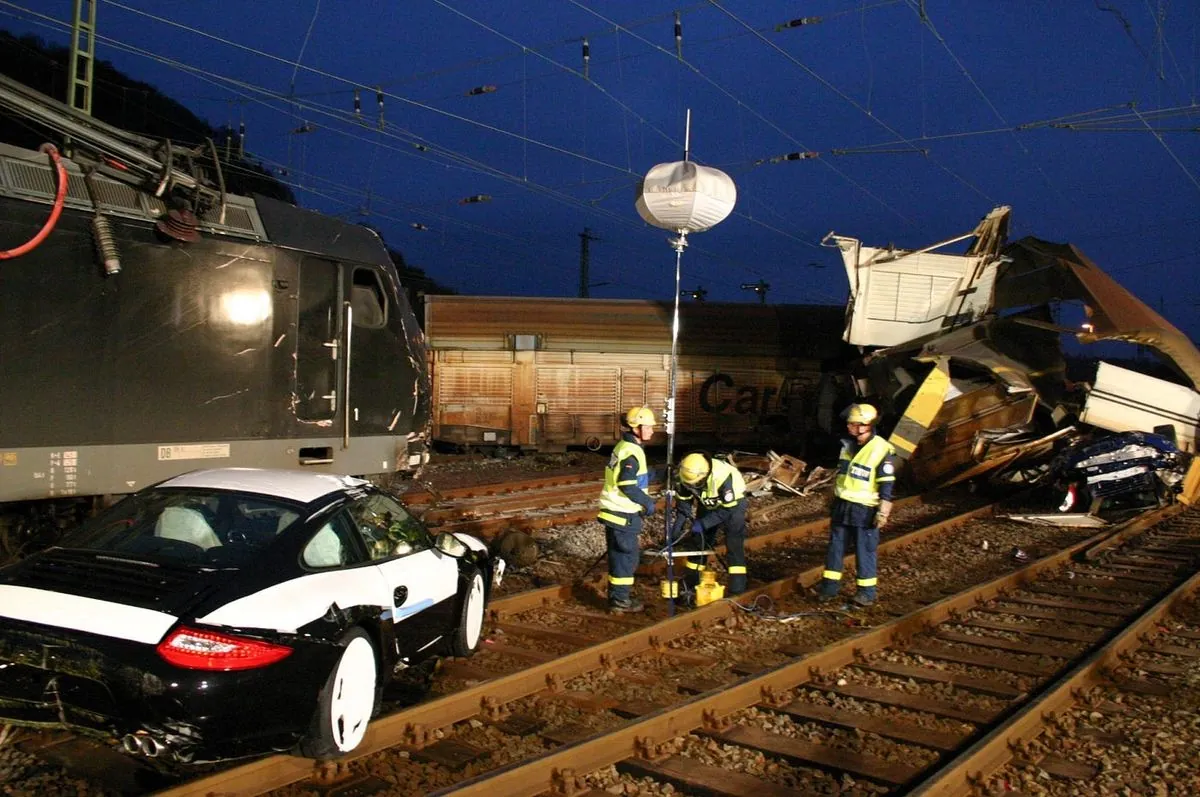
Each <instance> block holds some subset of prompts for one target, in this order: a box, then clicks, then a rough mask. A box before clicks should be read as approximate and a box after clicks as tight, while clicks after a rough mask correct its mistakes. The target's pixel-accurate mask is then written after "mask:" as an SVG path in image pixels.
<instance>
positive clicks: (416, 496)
mask: <svg viewBox="0 0 1200 797" xmlns="http://www.w3.org/2000/svg"><path fill="white" fill-rule="evenodd" d="M603 478H604V474H602V473H597V472H594V471H590V472H586V473H563V474H559V475H557V476H540V477H537V478H534V479H519V480H517V481H511V482H496V483H494V484H472V485H468V486H465V487H448V488H446V489H445V490H437V491H436V493H435V492H431V491H430V490H420V489H416V490H409V491H408V492H406V493H401V494H400V495H399V497H400V498H401V500H403V501H404V503H405V504H407V505H409V506H423V505H425V504H429V503H432V502H434V501H437V500H441V499H455V498H479V497H482V496H500V495H508V494H511V493H520V492H522V491H525V490H540V489H543V488H545V487H557V486H559V485H565V484H580V483H583V482H597V483H598V482H599V481H600V480H601V479H603ZM597 495H599V492H597Z"/></svg>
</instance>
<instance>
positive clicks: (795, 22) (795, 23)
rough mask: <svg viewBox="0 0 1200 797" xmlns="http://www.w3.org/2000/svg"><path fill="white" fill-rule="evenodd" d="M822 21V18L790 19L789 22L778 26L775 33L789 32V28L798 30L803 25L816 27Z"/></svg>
mask: <svg viewBox="0 0 1200 797" xmlns="http://www.w3.org/2000/svg"><path fill="white" fill-rule="evenodd" d="M820 21H821V18H820V17H799V18H797V19H790V20H788V21H787V22H781V23H780V24H778V25H776V26H775V32H776V33H778V32H779V31H781V30H787V29H788V28H798V27H800V26H801V25H815V24H817V23H818V22H820Z"/></svg>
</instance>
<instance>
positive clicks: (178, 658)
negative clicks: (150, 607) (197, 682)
mask: <svg viewBox="0 0 1200 797" xmlns="http://www.w3.org/2000/svg"><path fill="white" fill-rule="evenodd" d="M291 652H292V649H291V648H289V647H287V646H285V645H275V644H272V643H270V642H263V641H262V640H259V639H249V638H247V637H241V636H233V635H232V634H219V633H217V632H215V631H201V630H199V629H196V628H186V627H180V628H177V629H175V631H173V632H172V633H171V635H170V636H168V637H167V638H166V639H164V640H163V641H162V642H159V643H158V655H160V656H162V657H163V658H164V659H166V660H167V661H168V662H170V663H171V664H174V665H175V666H176V667H186V668H187V669H189V670H252V669H254V668H256V667H266V666H267V665H268V664H274V663H275V662H277V661H279V660H280V659H283V658H286V657H287V656H288V655H290V654H291Z"/></svg>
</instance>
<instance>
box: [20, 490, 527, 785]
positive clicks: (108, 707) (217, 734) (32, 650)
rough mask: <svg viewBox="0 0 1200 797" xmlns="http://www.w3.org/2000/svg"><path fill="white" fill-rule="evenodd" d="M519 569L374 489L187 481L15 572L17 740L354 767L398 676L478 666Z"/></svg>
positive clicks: (141, 499) (148, 496) (101, 519)
mask: <svg viewBox="0 0 1200 797" xmlns="http://www.w3.org/2000/svg"><path fill="white" fill-rule="evenodd" d="M503 569H504V563H503V561H502V560H499V559H494V558H492V557H491V556H489V554H488V551H487V547H486V546H485V545H484V544H483V543H482V542H480V541H479V540H477V539H475V538H473V537H469V536H466V535H456V534H439V535H437V536H436V537H435V536H433V535H432V534H430V533H429V531H427V530H426V528H425V527H424V526H423V525H422V524H421V523H420V522H419V521H418V520H417V519H415V518H414V517H412V515H410V514H409V513H408V511H407V510H405V508H404V506H403V505H402V504H401V503H400V502H399V501H397V500H396V499H395V498H393V497H392V496H390V495H388V494H387V493H385V492H383V491H381V490H379V489H377V488H375V487H374V486H372V485H371V484H370V483H368V482H366V481H363V480H361V479H355V478H350V477H343V476H331V475H323V474H316V473H303V472H296V471H272V470H254V469H241V468H229V469H218V470H205V471H197V472H194V473H189V474H186V475H184V476H179V477H177V478H174V479H170V480H168V481H165V482H162V483H161V484H158V485H156V486H153V487H149V488H146V489H144V490H142V491H140V492H137V493H134V494H132V495H130V496H128V497H127V498H125V499H124V500H122V501H121V502H119V503H118V504H116V505H115V506H113V507H112V508H111V509H109V510H108V511H107V512H104V513H103V514H101V515H99V516H97V517H95V518H92V519H91V520H89V521H87V522H86V523H85V524H83V525H82V526H80V527H79V528H77V529H75V530H74V531H72V532H70V533H68V534H67V535H66V536H65V537H64V538H63V539H62V541H61V542H60V543H59V544H58V545H56V546H55V547H53V548H49V549H47V550H45V551H42V552H40V553H38V554H35V555H33V556H30V557H29V558H27V559H25V560H23V561H21V562H18V563H16V564H14V565H11V566H9V567H7V568H5V569H3V570H0V722H13V723H17V724H24V725H40V726H69V727H75V728H82V729H90V730H96V731H101V732H106V733H114V734H117V735H118V736H120V737H121V738H122V742H123V744H124V747H125V749H126V750H128V751H129V752H131V753H140V754H143V755H148V756H159V755H162V756H164V757H168V756H170V757H174V758H176V759H178V760H182V761H189V760H199V759H209V760H211V759H214V758H221V757H228V756H234V755H242V754H247V753H254V752H265V751H269V750H286V749H293V748H295V747H296V746H297V744H298V745H299V750H300V751H301V752H302V753H304V754H306V755H310V756H313V757H334V756H338V755H341V754H344V753H347V752H349V751H350V750H353V749H354V748H355V747H356V746H357V745H358V744H359V742H361V741H362V738H363V735H364V734H365V733H366V729H367V723H368V721H369V720H370V718H371V714H372V712H373V711H374V709H375V707H376V706H377V705H378V701H379V695H380V692H381V690H382V688H383V686H384V685H385V684H386V683H387V682H388V680H389V679H390V678H391V676H392V674H393V673H394V672H396V671H398V670H400V669H402V668H403V667H404V665H407V664H411V663H414V662H415V661H417V660H418V659H421V658H425V657H428V656H431V655H434V654H436V653H440V652H450V653H452V654H454V655H459V656H464V655H468V654H470V653H471V652H472V651H473V650H474V649H475V647H476V646H477V645H478V644H479V640H480V635H481V632H482V627H483V618H484V609H485V606H486V603H487V600H488V597H489V594H490V592H491V588H492V583H493V580H497V581H498V580H499V578H500V576H501V574H502V573H503Z"/></svg>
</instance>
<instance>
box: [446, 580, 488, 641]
mask: <svg viewBox="0 0 1200 797" xmlns="http://www.w3.org/2000/svg"><path fill="white" fill-rule="evenodd" d="M465 577H466V580H467V594H466V595H464V596H463V599H462V606H461V607H460V608H459V611H458V624H457V625H456V626H455V628H454V633H453V634H452V635H451V637H450V653H451V655H454V656H470V655H471V654H472V653H474V652H475V649H476V648H478V647H479V640H481V639H482V638H483V615H484V609H485V608H486V604H487V593H486V591H485V589H484V585H483V574H482V573H480V572H479V571H478V570H477V569H475V568H473V567H472V568H471V569H470V570H468V571H467V573H466V574H465Z"/></svg>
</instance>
